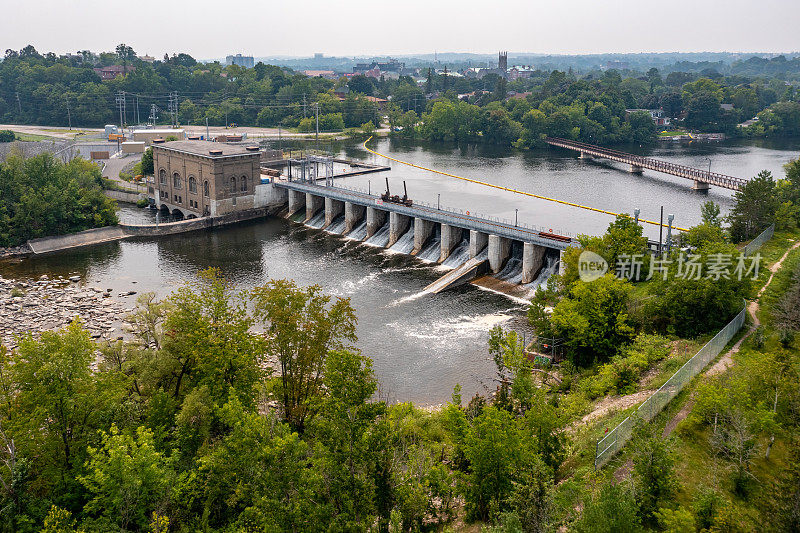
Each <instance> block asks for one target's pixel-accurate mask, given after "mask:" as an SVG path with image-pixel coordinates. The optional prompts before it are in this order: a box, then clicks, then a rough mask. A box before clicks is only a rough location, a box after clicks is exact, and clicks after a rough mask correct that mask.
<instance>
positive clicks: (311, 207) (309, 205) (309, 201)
mask: <svg viewBox="0 0 800 533" xmlns="http://www.w3.org/2000/svg"><path fill="white" fill-rule="evenodd" d="M324 205H325V200H324V198H323V197H322V196H317V195H315V194H311V193H310V192H307V193H306V219H305V222H308V221H309V220H311V219H312V218H314V215H316V214H317V211H319V210H320V209H322V208H323V206H324Z"/></svg>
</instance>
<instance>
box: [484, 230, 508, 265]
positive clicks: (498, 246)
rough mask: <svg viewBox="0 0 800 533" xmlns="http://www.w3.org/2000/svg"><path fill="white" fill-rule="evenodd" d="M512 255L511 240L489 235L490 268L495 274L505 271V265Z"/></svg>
mask: <svg viewBox="0 0 800 533" xmlns="http://www.w3.org/2000/svg"><path fill="white" fill-rule="evenodd" d="M510 253H511V239H506V238H505V237H500V236H498V235H489V268H490V269H491V271H492V273H493V274H497V273H498V272H500V271H501V270H503V265H504V264H505V262H506V260H507V259H508V256H509V254H510Z"/></svg>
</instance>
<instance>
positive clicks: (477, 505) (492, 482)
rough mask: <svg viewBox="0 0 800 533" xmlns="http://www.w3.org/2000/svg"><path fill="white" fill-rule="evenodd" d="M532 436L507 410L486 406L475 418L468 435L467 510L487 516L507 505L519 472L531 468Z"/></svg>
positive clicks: (494, 515)
mask: <svg viewBox="0 0 800 533" xmlns="http://www.w3.org/2000/svg"><path fill="white" fill-rule="evenodd" d="M529 446H530V439H529V438H527V435H524V434H523V433H522V432H521V431H520V429H519V428H518V427H517V424H516V422H515V421H514V418H513V417H512V416H511V414H509V413H508V412H507V411H501V410H499V409H497V408H495V407H493V406H487V407H485V408H484V409H483V410H482V411H481V414H480V415H478V417H477V418H475V420H474V422H473V424H472V427H471V428H469V430H468V431H467V434H466V438H465V449H464V451H465V454H466V458H467V460H468V461H469V465H470V467H469V473H468V486H467V490H466V494H465V499H466V504H467V514H468V516H471V517H473V518H477V519H481V520H487V519H490V518H496V517H497V515H498V514H499V511H502V510H504V509H505V508H506V507H507V503H506V502H507V501H508V498H509V497H510V496H511V494H512V492H513V489H514V481H515V480H517V481H518V480H519V479H518V475H519V474H518V473H519V472H524V471H525V469H527V468H530V467H531V464H532V462H533V461H534V459H533V454H532V451H531V450H530V448H529Z"/></svg>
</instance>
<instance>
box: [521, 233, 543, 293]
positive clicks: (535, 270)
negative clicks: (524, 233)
mask: <svg viewBox="0 0 800 533" xmlns="http://www.w3.org/2000/svg"><path fill="white" fill-rule="evenodd" d="M546 250H547V249H546V248H544V247H543V246H536V245H535V244H533V243H531V242H526V243H524V245H523V248H522V283H523V285H524V284H525V283H530V282H531V281H533V280H535V279H536V275H537V274H539V271H540V270H542V267H543V266H544V255H545V251H546Z"/></svg>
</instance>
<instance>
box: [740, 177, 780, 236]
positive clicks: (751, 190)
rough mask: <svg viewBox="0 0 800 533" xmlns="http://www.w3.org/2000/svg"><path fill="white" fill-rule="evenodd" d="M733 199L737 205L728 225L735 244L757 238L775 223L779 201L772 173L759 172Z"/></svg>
mask: <svg viewBox="0 0 800 533" xmlns="http://www.w3.org/2000/svg"><path fill="white" fill-rule="evenodd" d="M733 198H734V201H735V202H736V203H735V204H734V206H733V208H732V209H731V212H730V214H729V215H728V223H729V224H730V233H731V238H732V239H733V240H734V242H741V241H744V240H747V239H750V238H752V237H755V236H756V235H758V234H759V233H761V232H762V231H764V230H765V229H766V228H767V226H769V225H770V224H772V223H773V222H774V221H775V212H776V211H777V210H778V199H777V196H776V194H775V180H774V179H773V178H772V173H771V172H769V171H767V170H762V171H761V172H759V173H758V176H757V177H755V178H753V179H751V180H749V181H748V182H747V183H746V184H744V185H743V186H742V188H741V189H740V190H738V191H736V194H735V195H734V197H733Z"/></svg>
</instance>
